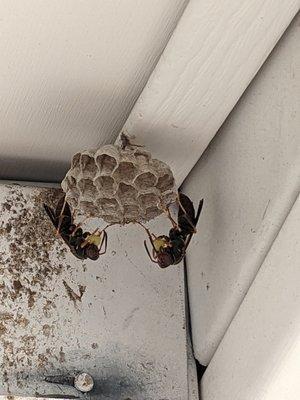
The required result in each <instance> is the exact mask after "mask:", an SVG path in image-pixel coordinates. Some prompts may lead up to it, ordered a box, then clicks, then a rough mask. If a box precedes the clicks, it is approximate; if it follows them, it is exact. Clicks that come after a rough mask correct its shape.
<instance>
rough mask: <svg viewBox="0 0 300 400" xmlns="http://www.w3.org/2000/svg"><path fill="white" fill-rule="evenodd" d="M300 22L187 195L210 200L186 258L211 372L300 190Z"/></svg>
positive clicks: (198, 345)
mask: <svg viewBox="0 0 300 400" xmlns="http://www.w3.org/2000/svg"><path fill="white" fill-rule="evenodd" d="M299 22H300V15H298V16H297V18H295V20H294V21H293V23H292V24H291V26H290V28H289V29H288V30H287V32H286V34H285V35H284V37H283V38H282V39H281V40H280V42H279V43H278V45H277V47H276V49H274V51H273V52H272V55H271V56H270V57H269V59H268V61H267V62H266V63H265V64H264V66H263V68H262V69H261V70H260V71H259V73H258V74H257V76H256V78H255V79H254V80H253V81H252V83H251V85H250V86H249V88H248V89H247V91H246V92H245V94H244V96H243V97H242V98H241V99H240V101H239V103H238V104H237V106H236V107H235V109H234V111H233V112H232V113H231V115H230V117H229V118H228V119H227V121H226V123H225V124H224V125H223V126H222V128H221V129H220V130H219V132H218V134H217V135H216V137H215V138H214V140H213V141H212V143H211V144H210V146H209V148H208V149H207V150H206V151H205V153H204V155H203V156H202V157H201V159H200V160H199V162H198V163H197V165H196V166H195V168H194V169H193V171H192V172H191V174H190V175H189V177H188V178H187V179H186V181H185V183H184V185H183V190H184V192H185V193H187V194H189V195H190V196H191V198H192V199H194V200H195V201H196V200H197V199H199V198H200V196H201V197H204V198H205V202H204V209H203V212H202V215H201V219H200V221H199V233H198V234H197V235H196V236H195V238H194V239H193V241H192V242H191V245H190V247H189V251H188V254H187V268H188V284H189V295H190V313H191V321H192V328H193V345H194V351H195V355H196V357H197V358H198V360H199V361H200V362H201V363H202V364H204V365H207V364H208V363H209V361H210V359H211V357H212V355H213V354H214V352H215V350H216V348H217V347H218V345H219V343H220V341H221V339H222V337H223V336H224V334H225V332H226V329H227V328H228V326H229V324H230V322H231V321H232V318H233V317H234V315H235V313H236V312H237V310H238V307H239V305H240V304H241V302H242V300H243V297H244V296H245V294H246V292H247V290H248V288H249V286H250V285H251V282H252V281H253V279H254V277H255V275H256V273H257V271H258V270H259V268H260V266H261V264H262V262H263V260H264V258H265V256H266V254H267V252H268V251H269V249H270V246H271V245H272V243H273V241H274V239H275V237H276V235H277V233H278V231H279V229H280V227H281V225H282V223H283V221H284V220H285V218H286V216H287V214H288V213H289V211H290V209H291V207H292V204H293V202H294V201H295V198H296V196H297V195H298V193H299V187H300V181H299V177H300V136H299V126H300V114H299V113H298V110H299V109H300V97H299V91H300V80H299V77H298V70H299V68H298V67H299V65H300V53H299V51H298V49H299Z"/></svg>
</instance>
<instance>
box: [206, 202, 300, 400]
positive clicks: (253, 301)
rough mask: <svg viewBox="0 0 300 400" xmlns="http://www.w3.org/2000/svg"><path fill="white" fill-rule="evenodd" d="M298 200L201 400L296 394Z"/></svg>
mask: <svg viewBox="0 0 300 400" xmlns="http://www.w3.org/2000/svg"><path fill="white" fill-rule="evenodd" d="M299 227H300V200H299V199H298V200H297V201H296V202H295V205H294V207H293V208H292V210H291V212H290V214H289V216H288V218H287V220H286V221H285V223H284V225H283V227H282V229H281V231H280V232H279V235H278V237H277V238H276V240H275V242H274V244H273V246H272V248H271V250H270V252H269V253H268V255H267V257H266V260H265V262H264V263H263V265H262V267H261V269H260V271H259V273H258V275H257V276H256V278H255V281H254V283H253V285H252V286H251V288H250V289H249V292H248V293H247V296H246V297H245V300H244V301H243V303H242V305H241V307H240V309H239V311H238V313H237V315H236V316H235V318H234V320H233V322H232V324H231V325H230V327H229V329H228V331H227V332H226V334H225V337H224V339H223V340H222V342H221V344H220V346H219V348H218V350H217V352H216V354H215V355H214V357H213V359H212V361H211V363H210V364H209V366H208V368H207V370H206V372H205V374H204V377H203V379H202V383H201V392H202V400H254V399H255V400H298V399H299V398H300V380H299V366H300V292H299V286H300V240H299Z"/></svg>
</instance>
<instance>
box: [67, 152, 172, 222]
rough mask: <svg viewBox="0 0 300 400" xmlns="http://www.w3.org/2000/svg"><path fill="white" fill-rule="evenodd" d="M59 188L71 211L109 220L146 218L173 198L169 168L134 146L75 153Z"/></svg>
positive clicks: (153, 216) (148, 218)
mask: <svg viewBox="0 0 300 400" xmlns="http://www.w3.org/2000/svg"><path fill="white" fill-rule="evenodd" d="M62 188H63V190H64V192H65V193H66V199H67V201H68V202H69V204H70V205H71V207H72V208H73V210H74V211H75V210H77V211H78V212H79V213H82V214H83V213H84V214H87V215H88V216H93V217H100V218H102V219H104V220H105V221H106V222H108V223H121V224H124V223H129V222H135V221H138V222H143V221H149V220H151V219H153V218H155V217H156V216H158V215H159V214H161V213H162V212H163V209H164V208H165V207H166V206H168V205H170V204H171V203H173V202H174V201H175V192H174V177H173V174H172V171H171V169H170V168H169V167H168V165H167V164H165V163H164V162H162V161H159V160H156V159H153V158H152V156H151V154H150V153H149V152H147V151H145V150H143V149H141V148H137V147H134V146H128V147H126V148H125V149H123V148H121V147H119V146H117V145H105V146H102V147H100V148H99V149H98V150H92V151H83V152H82V153H77V154H75V155H74V157H73V159H72V164H71V169H70V170H69V171H68V173H67V175H66V177H65V178H64V180H63V181H62Z"/></svg>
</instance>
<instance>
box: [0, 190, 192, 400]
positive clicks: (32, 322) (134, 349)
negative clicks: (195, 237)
mask: <svg viewBox="0 0 300 400" xmlns="http://www.w3.org/2000/svg"><path fill="white" fill-rule="evenodd" d="M58 196H59V191H58V190H57V189H45V188H30V187H20V186H14V185H1V186H0V211H1V214H0V215H1V216H0V289H1V290H0V299H1V303H0V348H1V354H0V363H1V370H0V394H7V393H11V394H13V395H20V396H21V395H22V396H23V395H25V394H26V395H31V396H33V395H37V394H42V395H47V396H48V397H50V395H52V396H54V395H55V394H60V395H61V396H66V397H67V396H70V395H73V396H80V394H79V393H78V392H77V391H76V390H75V389H74V390H73V389H68V388H66V387H62V386H57V385H52V384H48V383H46V382H44V376H46V375H57V374H60V373H61V374H67V373H70V372H72V371H86V372H88V373H90V374H91V375H92V376H93V378H94V379H95V391H92V393H91V394H88V395H85V398H90V399H92V398H95V399H102V398H103V399H118V400H119V399H124V400H125V399H131V400H136V399H139V400H142V399H145V400H146V399H147V400H151V399H153V400H154V399H155V400H158V399H164V400H167V399H169V400H179V399H180V400H181V399H184V398H187V393H188V391H187V357H186V333H185V314H184V280H183V269H182V266H177V267H172V268H169V269H168V270H160V269H158V268H157V267H155V266H153V265H152V264H151V262H150V261H149V260H148V258H147V256H146V254H145V253H144V249H143V246H142V244H143V243H142V242H143V239H144V232H143V230H142V228H140V229H139V228H138V227H137V226H133V225H132V226H131V225H129V226H127V227H126V228H120V227H113V228H112V229H111V230H110V231H109V232H108V233H109V243H108V244H109V248H108V252H107V254H106V255H105V256H102V257H101V258H100V259H99V260H98V261H97V262H93V261H90V262H86V261H85V262H83V261H80V260H77V259H75V258H74V257H73V256H72V254H70V253H69V252H68V249H67V247H66V246H65V244H64V243H63V241H62V240H61V239H60V238H59V237H56V236H55V233H54V230H53V227H52V225H51V223H50V221H48V219H47V217H46V215H45V214H44V212H43V209H42V202H44V201H46V202H47V203H49V204H51V203H52V202H53V201H54V200H57V197H58ZM164 223H165V220H164ZM163 225H164V224H163V223H161V224H160V223H158V224H156V225H155V229H154V231H157V232H164V231H166V230H167V229H168V228H167V227H166V226H163ZM80 293H81V295H80Z"/></svg>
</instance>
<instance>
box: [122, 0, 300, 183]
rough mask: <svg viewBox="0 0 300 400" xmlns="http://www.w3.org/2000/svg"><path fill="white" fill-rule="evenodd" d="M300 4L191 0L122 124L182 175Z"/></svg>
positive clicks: (270, 0) (279, 0)
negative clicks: (124, 122)
mask: <svg viewBox="0 0 300 400" xmlns="http://www.w3.org/2000/svg"><path fill="white" fill-rule="evenodd" d="M299 8H300V1H299V0H285V1H282V0H255V1H251V2H249V1H240V0H224V1H222V2H216V1H213V0H202V1H198V0H191V1H190V2H189V4H188V6H187V7H186V9H185V11H184V13H183V15H182V17H181V19H180V21H179V23H178V25H177V27H176V29H175V31H174V32H173V35H172V37H171V39H170V41H169V42H168V45H167V46H166V48H165V50H164V52H163V54H162V56H161V58H160V60H159V62H158V64H157V66H156V68H155V69H154V71H153V73H152V75H151V77H150V79H149V81H148V83H147V84H146V86H145V88H144V90H143V92H142V93H141V95H140V97H139V99H138V101H137V102H136V104H135V106H134V108H133V110H132V112H131V114H130V116H129V118H128V120H127V122H126V124H125V126H124V130H125V131H126V132H128V133H129V134H133V135H135V136H136V137H137V139H138V141H139V142H141V143H143V144H145V145H146V147H147V148H149V149H150V150H151V151H152V153H153V155H154V156H156V157H157V158H160V159H162V160H164V161H166V162H167V163H168V164H169V165H170V166H171V167H172V169H173V171H174V173H175V177H176V179H177V183H178V185H180V184H181V183H182V181H183V180H184V179H185V177H186V176H187V175H188V173H189V172H190V170H191V168H192V167H193V166H194V164H195V163H196V162H197V160H198V159H199V157H200V156H201V154H202V153H203V151H204V150H205V148H206V147H207V145H208V143H209V142H210V140H211V139H212V137H213V136H214V135H215V133H216V132H217V130H218V129H219V127H220V126H221V124H222V123H223V121H224V120H225V118H226V117H227V115H228V114H229V112H230V111H231V110H232V108H233V106H234V105H235V104H236V102H237V100H238V99H239V97H240V96H241V94H242V93H243V92H244V90H245V88H246V87H247V85H248V84H249V82H250V81H251V80H252V78H253V77H254V75H255V74H256V72H257V71H258V69H259V68H260V67H261V65H262V64H263V62H264V61H265V59H266V58H267V56H268V54H269V53H270V51H271V50H272V49H273V47H274V45H275V44H276V42H277V41H278V39H279V38H280V36H281V35H282V34H283V32H284V31H285V29H286V28H287V26H288V25H289V23H290V22H291V20H292V19H293V17H294V16H295V14H296V13H297V11H298V10H299Z"/></svg>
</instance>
